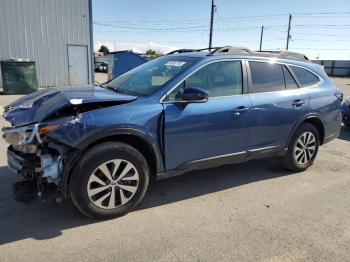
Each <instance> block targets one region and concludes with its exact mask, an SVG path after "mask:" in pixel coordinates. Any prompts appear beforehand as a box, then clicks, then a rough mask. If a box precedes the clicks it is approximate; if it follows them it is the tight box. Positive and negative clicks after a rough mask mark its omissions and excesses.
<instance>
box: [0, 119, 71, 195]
mask: <svg viewBox="0 0 350 262" xmlns="http://www.w3.org/2000/svg"><path fill="white" fill-rule="evenodd" d="M53 128H55V126H50V127H48V126H46V127H41V128H39V124H34V125H30V126H26V127H19V128H16V127H7V128H3V129H2V131H3V138H4V139H5V140H6V142H7V143H9V144H10V146H9V148H8V150H7V158H8V167H9V168H10V169H11V170H12V171H13V172H15V173H16V174H19V175H21V176H22V177H23V178H24V180H23V181H22V182H18V183H16V184H15V186H14V189H15V193H16V194H15V195H16V196H17V199H18V200H25V199H26V198H29V197H33V196H34V195H37V196H38V197H41V196H42V192H43V191H44V190H45V187H46V186H47V185H48V184H55V185H56V186H57V185H58V184H59V181H60V175H61V172H62V170H63V159H64V157H63V155H64V154H65V153H66V152H65V151H67V148H64V147H63V146H62V145H55V144H54V143H52V142H48V141H45V139H43V138H42V135H44V133H45V132H49V131H50V130H52V129H53Z"/></svg>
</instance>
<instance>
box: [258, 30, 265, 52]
mask: <svg viewBox="0 0 350 262" xmlns="http://www.w3.org/2000/svg"><path fill="white" fill-rule="evenodd" d="M263 36H264V26H262V27H261V34H260V49H259V51H260V52H261V47H262V40H263Z"/></svg>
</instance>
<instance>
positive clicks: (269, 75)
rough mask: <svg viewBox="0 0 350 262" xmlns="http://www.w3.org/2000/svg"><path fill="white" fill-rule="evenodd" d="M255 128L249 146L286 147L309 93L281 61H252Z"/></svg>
mask: <svg viewBox="0 0 350 262" xmlns="http://www.w3.org/2000/svg"><path fill="white" fill-rule="evenodd" d="M249 71H250V78H249V96H250V98H251V101H252V110H251V115H252V128H251V131H250V134H249V137H248V143H247V150H255V149H264V148H270V147H271V148H275V147H276V149H280V148H283V147H285V145H286V141H287V139H288V137H289V134H290V133H291V131H292V129H293V127H294V126H295V124H296V123H297V122H298V120H299V118H300V117H301V116H302V115H303V114H306V112H307V110H308V103H309V96H308V94H307V93H306V92H305V90H302V89H299V88H298V85H297V83H296V81H295V79H294V78H293V76H292V74H291V73H290V71H289V69H288V68H287V67H286V66H285V65H283V64H278V63H268V62H260V61H259V62H258V61H249Z"/></svg>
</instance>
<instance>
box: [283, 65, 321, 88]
mask: <svg viewBox="0 0 350 262" xmlns="http://www.w3.org/2000/svg"><path fill="white" fill-rule="evenodd" d="M289 68H290V69H291V70H292V72H293V73H294V75H295V77H296V79H297V80H298V82H299V84H300V86H301V87H305V86H311V85H314V84H317V83H318V82H320V79H319V78H318V77H317V76H316V75H314V74H313V73H311V72H310V71H308V70H305V69H303V68H300V67H297V66H289Z"/></svg>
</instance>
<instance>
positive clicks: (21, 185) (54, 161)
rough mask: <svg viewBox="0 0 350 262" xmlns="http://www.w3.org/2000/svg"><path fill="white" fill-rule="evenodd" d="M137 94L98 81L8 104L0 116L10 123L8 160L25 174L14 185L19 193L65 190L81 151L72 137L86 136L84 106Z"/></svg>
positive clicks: (21, 195) (90, 107)
mask: <svg viewBox="0 0 350 262" xmlns="http://www.w3.org/2000/svg"><path fill="white" fill-rule="evenodd" d="M136 99H137V97H135V96H130V95H125V94H120V93H117V92H115V91H112V90H108V89H105V88H101V87H96V86H95V87H93V86H88V87H67V88H65V87H61V88H50V89H46V90H39V91H37V92H34V93H32V94H29V95H26V96H23V97H21V98H19V99H17V100H16V101H14V102H12V103H11V104H9V105H8V106H6V107H5V108H4V110H3V112H2V113H3V114H2V116H3V117H4V119H5V120H6V121H7V122H9V123H11V127H4V128H3V129H2V131H3V138H4V139H5V140H6V141H7V143H9V144H10V146H9V147H8V150H7V156H8V166H9V168H10V169H11V170H12V171H14V172H15V173H17V174H19V175H21V176H23V177H24V180H23V181H21V182H18V183H16V184H15V186H14V188H15V193H16V196H17V198H18V199H19V200H25V199H26V198H29V197H33V196H34V195H38V196H39V197H40V196H42V194H43V193H45V189H46V188H51V187H54V188H55V189H56V190H55V192H62V193H64V196H66V180H67V177H68V175H69V172H70V169H71V167H72V166H73V165H74V162H75V161H76V159H77V158H78V156H79V150H78V149H77V145H76V144H75V143H76V142H77V141H78V140H79V141H80V140H84V137H85V134H86V124H85V122H86V121H90V119H91V118H90V116H91V115H90V114H89V113H88V112H91V111H94V110H97V111H98V110H100V109H103V108H108V107H113V106H116V105H122V104H126V103H129V102H132V101H135V100H136ZM90 122H92V123H93V122H94V120H93V119H92V120H91V121H90ZM57 189H58V190H57Z"/></svg>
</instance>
